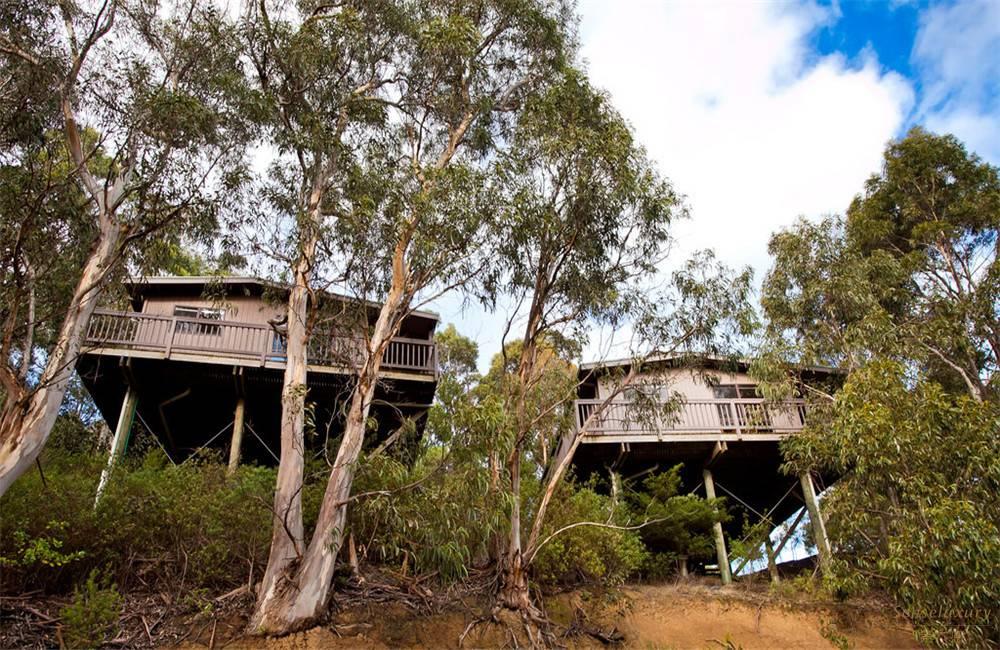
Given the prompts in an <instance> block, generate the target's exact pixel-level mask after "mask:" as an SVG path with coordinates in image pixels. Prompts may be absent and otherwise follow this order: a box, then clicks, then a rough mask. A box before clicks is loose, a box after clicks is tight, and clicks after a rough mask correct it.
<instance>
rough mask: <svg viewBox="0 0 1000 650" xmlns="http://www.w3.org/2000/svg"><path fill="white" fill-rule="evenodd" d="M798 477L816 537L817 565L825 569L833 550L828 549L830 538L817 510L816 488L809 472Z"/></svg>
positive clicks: (821, 516)
mask: <svg viewBox="0 0 1000 650" xmlns="http://www.w3.org/2000/svg"><path fill="white" fill-rule="evenodd" d="M799 479H800V480H801V482H802V496H803V497H804V498H805V501H806V508H808V509H809V521H810V522H812V529H813V537H815V538H816V553H817V554H818V555H819V566H820V569H822V570H823V571H827V570H828V569H829V567H830V560H831V558H832V556H833V551H832V550H831V549H830V538H829V537H827V536H826V524H824V523H823V515H822V513H821V512H820V510H819V500H817V499H816V489H815V487H814V486H813V482H812V475H810V474H809V472H805V473H804V474H802V475H801V476H800V477H799Z"/></svg>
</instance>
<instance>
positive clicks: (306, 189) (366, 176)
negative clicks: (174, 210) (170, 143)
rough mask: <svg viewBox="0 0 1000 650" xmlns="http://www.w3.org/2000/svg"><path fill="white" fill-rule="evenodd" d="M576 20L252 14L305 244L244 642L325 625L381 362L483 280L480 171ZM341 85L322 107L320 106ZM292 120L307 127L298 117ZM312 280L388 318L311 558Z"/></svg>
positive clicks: (538, 10) (252, 34)
mask: <svg viewBox="0 0 1000 650" xmlns="http://www.w3.org/2000/svg"><path fill="white" fill-rule="evenodd" d="M569 22H570V13H569V11H568V8H567V6H566V5H565V3H564V2H562V1H561V0H553V1H551V2H538V1H534V0H516V1H514V2H497V1H488V0H480V1H478V2H462V3H452V2H440V1H431V0H423V1H412V2H376V3H367V2H365V3H356V4H354V3H341V4H338V5H336V6H331V5H328V4H325V3H315V4H313V3H306V4H302V5H300V6H299V8H298V12H297V15H296V16H295V17H294V18H292V19H291V20H290V21H289V22H287V23H282V24H281V25H280V26H279V24H278V23H277V22H276V21H275V20H274V18H273V16H270V15H268V14H267V13H265V12H264V11H260V12H259V14H258V15H257V17H256V18H255V19H254V21H253V22H252V24H251V25H250V26H249V27H248V30H249V33H248V36H247V41H248V42H249V43H250V44H251V46H250V47H251V49H252V50H253V49H256V48H257V45H256V44H257V43H259V40H258V39H273V40H274V41H276V42H278V44H279V45H281V44H282V43H286V42H287V43H288V46H281V47H279V48H278V49H274V50H272V49H270V46H269V45H267V46H261V47H260V48H259V51H260V52H262V53H263V54H260V55H258V54H254V55H252V56H253V58H254V60H255V65H256V66H257V68H258V70H264V73H263V74H261V75H260V76H261V77H262V79H265V80H267V81H266V83H267V86H266V87H265V84H264V82H263V81H262V84H261V85H262V89H263V90H264V91H265V102H266V104H268V105H270V106H272V107H273V108H272V109H271V112H272V113H273V114H274V115H276V116H277V119H276V120H275V123H274V125H273V126H271V127H270V128H271V130H272V131H273V132H274V133H275V134H276V135H275V142H277V143H278V146H279V149H280V148H281V147H285V148H286V150H287V151H289V152H290V153H291V154H293V156H294V157H295V158H298V157H299V156H300V154H299V151H300V150H301V151H303V152H305V154H306V155H304V156H302V157H303V161H301V162H299V161H294V162H293V165H292V168H293V169H294V170H295V171H294V175H293V176H291V179H292V180H293V182H292V185H293V186H294V187H295V188H296V190H295V191H296V192H297V196H296V197H295V199H294V200H291V201H289V200H285V201H284V203H285V210H284V211H285V212H287V213H288V214H291V215H293V216H294V217H295V221H294V222H295V226H296V234H295V236H294V240H295V243H294V246H293V250H294V253H293V254H292V255H290V256H289V258H290V259H291V260H293V261H294V264H295V278H294V281H293V284H292V291H291V295H290V298H289V313H288V319H289V323H288V327H289V329H288V369H287V370H286V377H285V396H284V399H283V415H282V421H283V426H282V461H281V467H280V469H279V479H278V486H277V490H276V496H275V506H276V507H275V521H274V529H275V532H274V535H273V537H272V552H271V556H270V558H269V563H268V569H267V572H266V575H265V580H264V584H263V585H262V589H261V592H260V598H259V599H258V605H257V609H256V612H255V613H254V616H253V618H252V620H251V629H252V630H254V631H256V632H260V633H284V632H288V631H290V630H294V629H299V628H302V627H305V626H307V625H309V624H310V623H311V622H313V621H314V620H315V619H316V617H318V616H320V615H322V613H323V612H324V611H325V610H326V607H327V605H328V602H329V598H330V595H331V588H332V576H333V569H334V564H335V561H336V556H337V553H338V552H339V550H340V547H341V545H342V543H343V540H344V532H345V530H346V524H347V506H348V504H349V502H350V499H351V486H352V483H353V479H354V474H355V471H356V465H357V462H358V458H359V455H360V453H361V450H362V445H363V443H364V439H365V429H366V425H367V422H368V419H369V417H368V416H369V412H370V408H371V404H372V401H373V399H374V395H375V390H376V387H377V384H378V377H379V370H380V368H381V364H382V359H383V356H384V354H385V351H386V349H387V347H388V345H389V343H390V342H391V340H392V338H393V336H395V335H396V334H397V333H398V331H399V328H400V325H401V323H402V321H403V319H404V318H405V317H406V316H407V314H408V313H410V311H411V310H412V309H413V308H414V306H415V305H416V304H418V303H420V302H422V301H424V300H427V299H429V298H431V297H433V296H435V295H439V294H440V293H441V292H443V291H447V290H449V289H451V288H454V287H458V286H462V285H465V284H467V283H468V282H470V281H471V279H472V278H473V276H476V275H477V274H478V273H479V271H480V270H481V268H482V266H481V265H480V264H478V263H477V257H478V256H477V252H478V251H480V250H481V249H482V247H483V245H485V242H484V239H483V235H484V228H483V225H484V224H485V222H486V220H487V219H488V218H489V217H490V214H491V211H490V209H489V208H491V207H492V205H491V203H490V201H489V184H488V183H487V182H486V176H485V174H484V168H485V165H486V162H485V161H486V160H487V159H488V157H489V156H490V155H491V153H492V152H494V151H495V150H496V149H497V148H498V147H502V146H505V141H504V138H503V137H502V136H503V133H504V128H505V126H506V125H507V123H508V122H509V118H507V117H506V116H507V115H509V114H511V113H514V112H516V111H517V110H518V109H519V107H520V106H521V104H522V102H523V99H524V97H526V96H527V95H529V94H530V93H532V92H533V91H534V89H535V88H536V87H537V86H538V85H539V84H540V83H541V82H542V81H543V80H544V79H545V78H546V77H547V76H549V75H550V73H551V71H552V70H554V69H556V68H557V67H558V66H559V65H560V64H561V62H562V61H563V59H564V52H565V49H566V48H567V46H568V45H569V43H567V38H568V34H569V27H568V25H569ZM297 39H302V42H298V41H297ZM314 39H319V40H318V41H315V40H314ZM323 39H328V40H325V41H324V40H323ZM293 44H294V45H293ZM299 48H301V49H299ZM298 52H301V54H299V53H298ZM324 57H327V58H326V59H324ZM324 61H326V63H324ZM355 62H364V63H355ZM372 62H375V65H371V64H372ZM326 64H329V65H326ZM337 66H342V67H337ZM271 70H276V71H277V72H276V73H275V74H276V76H277V78H278V79H279V81H278V82H276V83H272V82H271V79H273V78H274V76H273V75H272V72H270V71H271ZM365 73H369V76H365ZM346 80H350V82H353V83H347V82H346ZM342 81H343V82H345V83H346V85H345V86H339V85H337V84H340V83H341V82H342ZM334 86H336V88H335V89H334V90H331V91H330V94H323V95H322V97H323V98H325V99H324V101H322V102H317V101H313V99H312V98H313V95H312V93H324V92H325V91H324V90H323V89H326V88H334ZM271 95H273V96H271ZM302 98H309V102H308V103H305V102H304V101H303V99H302ZM317 99H319V98H317ZM288 105H291V107H292V109H294V110H296V111H298V110H300V109H301V112H300V113H296V114H294V115H293V116H288V113H287V111H286V107H287V106H288ZM303 127H305V128H303ZM282 130H284V131H285V133H284V134H279V133H278V132H279V131H282ZM314 135H318V136H319V137H321V138H322V142H323V143H329V144H328V146H326V145H324V148H322V149H321V150H320V153H316V149H315V148H311V147H313V145H312V140H311V138H312V137H313V136H314ZM282 138H287V139H288V144H285V143H283V141H282ZM345 153H350V161H351V164H350V166H345V164H344V163H345V161H346V160H347V157H346V156H345ZM331 154H336V155H331ZM320 156H322V157H320ZM332 161H335V162H332ZM331 164H332V165H336V167H332V166H331ZM296 165H297V167H296ZM303 170H306V171H303ZM314 179H320V181H321V182H320V183H318V184H317V183H315V182H314ZM330 188H336V191H335V192H330V191H329V190H330ZM317 251H320V252H322V253H323V255H322V256H320V255H319V254H318V253H317ZM312 274H322V276H323V277H327V278H337V279H338V280H339V281H340V283H341V284H342V285H343V286H346V287H347V288H348V289H349V290H350V292H351V293H352V294H355V295H356V296H357V297H359V298H370V299H373V300H374V301H375V302H376V303H377V304H379V305H380V307H379V309H378V314H377V316H376V317H375V318H374V322H373V323H371V325H370V326H368V327H364V328H363V333H364V344H363V346H362V349H360V350H359V351H357V355H356V356H355V359H354V361H355V371H354V377H353V380H354V381H353V388H352V394H351V397H350V399H349V403H348V405H347V407H346V415H345V423H344V430H343V434H342V436H341V442H340V446H339V448H338V451H337V454H336V458H335V460H334V461H333V463H332V466H331V469H330V476H329V479H328V483H327V488H326V492H325V494H324V498H323V501H322V505H321V508H320V512H319V516H318V519H317V523H316V527H315V530H314V531H313V532H312V536H311V539H310V541H309V543H308V544H306V543H305V534H304V531H303V530H302V529H301V527H300V522H301V506H300V505H299V496H298V494H299V492H300V491H301V485H302V470H301V468H302V460H301V457H302V454H303V448H302V426H303V421H304V415H303V413H304V407H305V404H304V394H305V391H306V387H305V370H304V369H305V364H306V358H307V347H306V340H307V338H308V334H309V331H308V326H307V317H308V308H307V307H305V306H304V305H305V303H306V302H307V296H308V294H309V291H310V285H309V281H310V279H311V277H312ZM362 324H364V325H367V316H366V317H365V319H364V320H362Z"/></svg>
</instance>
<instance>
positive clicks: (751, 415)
mask: <svg viewBox="0 0 1000 650" xmlns="http://www.w3.org/2000/svg"><path fill="white" fill-rule="evenodd" d="M712 392H713V393H714V394H715V397H716V399H733V400H736V399H738V400H746V399H758V398H759V397H760V395H758V394H757V386H756V385H755V384H719V385H717V386H715V387H714V388H713V389H712ZM715 408H716V409H717V410H718V411H719V420H720V422H721V424H722V427H723V428H724V429H734V428H735V427H736V426H737V425H739V426H740V427H741V428H743V429H757V430H761V429H770V428H771V414H770V413H769V412H768V410H767V406H766V405H764V404H763V403H759V402H752V403H746V402H736V403H734V404H716V407H715Z"/></svg>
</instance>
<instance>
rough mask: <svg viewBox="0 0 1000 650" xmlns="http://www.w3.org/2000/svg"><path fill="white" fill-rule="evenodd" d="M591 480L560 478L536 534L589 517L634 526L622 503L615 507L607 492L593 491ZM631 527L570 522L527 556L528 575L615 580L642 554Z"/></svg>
mask: <svg viewBox="0 0 1000 650" xmlns="http://www.w3.org/2000/svg"><path fill="white" fill-rule="evenodd" d="M594 488H595V486H594V485H593V484H590V485H577V484H575V483H573V482H566V483H563V484H562V485H560V486H559V491H558V493H557V495H556V497H555V499H553V505H552V507H551V508H550V509H549V511H548V516H547V517H546V520H545V532H544V533H543V536H542V539H543V540H544V539H545V538H547V537H549V536H550V535H552V534H553V533H555V532H556V531H559V530H560V529H563V528H564V527H566V526H572V525H574V524H579V523H580V522H595V523H597V524H611V525H615V526H628V525H630V524H632V525H634V523H635V518H634V517H632V513H631V512H630V511H629V510H628V508H626V507H618V508H615V505H616V504H615V503H614V501H613V500H612V499H611V497H609V496H606V495H602V494H599V493H598V492H597V491H596V490H595V489H594ZM648 555H649V553H648V551H647V550H646V547H645V546H643V543H642V539H641V538H640V537H639V535H638V534H637V532H636V531H632V530H616V529H613V528H607V527H602V526H576V527H574V528H571V529H568V530H566V531H565V532H561V533H559V534H558V535H556V536H555V537H552V538H551V539H550V540H549V541H548V542H547V543H545V544H544V545H543V546H542V547H541V548H540V550H539V551H538V554H537V555H536V557H535V558H534V559H533V561H532V566H533V570H534V574H533V575H534V578H535V579H536V580H537V581H538V582H539V583H541V584H542V585H545V586H548V587H553V586H566V585H576V584H581V583H583V584H586V583H601V584H611V585H615V584H621V583H622V582H624V581H625V580H626V579H627V578H628V577H630V576H632V575H633V574H635V573H636V572H637V571H638V569H639V567H641V566H642V565H643V563H644V562H645V561H646V560H647V558H648Z"/></svg>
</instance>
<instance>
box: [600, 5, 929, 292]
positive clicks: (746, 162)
mask: <svg viewBox="0 0 1000 650" xmlns="http://www.w3.org/2000/svg"><path fill="white" fill-rule="evenodd" d="M580 10H581V14H582V17H583V20H582V34H583V39H582V40H583V55H584V58H585V59H586V60H587V61H588V64H589V65H588V68H589V71H590V74H591V77H592V79H593V80H594V82H595V83H596V84H597V85H598V86H601V87H603V88H605V89H607V90H608V91H609V92H610V93H611V95H612V97H613V98H614V101H615V104H616V105H617V106H618V108H619V110H620V111H621V112H622V113H623V114H624V115H625V116H626V117H627V118H628V119H629V120H630V121H631V122H632V123H633V125H634V126H635V128H636V131H637V134H638V137H639V140H640V141H641V142H643V143H644V144H645V145H646V147H647V148H648V150H649V152H650V154H651V155H652V156H653V158H654V159H656V160H657V161H658V162H659V163H660V168H661V170H662V172H663V173H664V174H665V175H666V176H667V177H668V178H670V179H671V180H672V181H673V182H674V183H675V185H676V188H677V189H678V190H679V191H680V192H682V193H684V194H686V195H687V196H688V199H689V204H690V206H691V209H692V216H693V219H692V220H691V221H690V222H687V223H684V224H681V225H680V226H679V227H678V228H677V231H676V232H677V236H678V239H679V240H680V247H681V248H680V249H681V251H683V252H690V251H692V250H695V249H699V248H705V247H712V248H715V249H716V251H717V252H718V254H719V257H720V258H721V259H723V260H725V261H727V262H728V263H730V264H733V265H737V264H740V265H741V264H751V265H753V266H754V267H755V269H756V272H757V274H758V277H759V276H760V274H762V273H763V272H764V271H765V270H766V268H767V264H768V259H767V250H766V246H767V240H768V238H769V236H770V235H771V233H772V232H774V231H775V230H777V229H778V228H780V227H781V226H784V225H787V224H790V223H791V222H792V221H794V219H795V218H796V217H797V216H798V215H801V214H804V215H807V216H812V217H816V216H819V215H821V214H824V213H829V212H837V211H842V210H843V209H844V208H846V206H847V204H848V203H849V201H850V199H851V197H852V196H853V195H854V194H855V193H856V192H857V191H858V190H859V189H860V188H861V186H862V183H863V181H864V179H865V178H866V177H867V176H868V175H869V174H870V173H872V172H873V171H875V170H877V169H878V166H879V161H880V157H881V153H882V149H883V147H884V145H885V143H886V141H887V140H889V139H890V138H891V137H893V136H894V135H896V134H897V132H898V130H899V128H900V126H901V125H902V124H903V121H904V119H905V117H906V115H907V113H908V111H909V109H910V106H911V104H912V101H913V94H912V90H911V88H910V86H909V84H908V83H907V82H906V81H905V80H904V79H903V78H902V77H900V76H899V75H897V74H895V73H891V72H885V71H882V70H881V69H880V68H879V65H878V62H877V61H876V60H875V58H874V55H872V54H868V55H867V56H866V57H864V59H863V62H862V63H861V64H860V65H857V64H849V63H848V62H847V61H846V60H845V59H844V58H843V57H841V56H839V55H833V56H826V57H816V56H814V54H813V53H812V50H811V49H810V47H809V44H808V37H809V35H810V34H811V33H812V32H813V31H814V30H815V29H817V28H819V27H821V26H822V25H824V24H826V23H827V22H829V21H832V20H835V19H836V15H835V14H834V13H832V12H831V11H830V10H827V9H821V8H819V7H817V6H815V5H811V4H805V5H791V6H789V5H780V6H779V5H774V4H765V3H707V2H698V3H686V2H677V3H663V2H616V3H611V2H600V1H596V0H591V1H587V2H584V3H583V4H582V5H581V7H580Z"/></svg>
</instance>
